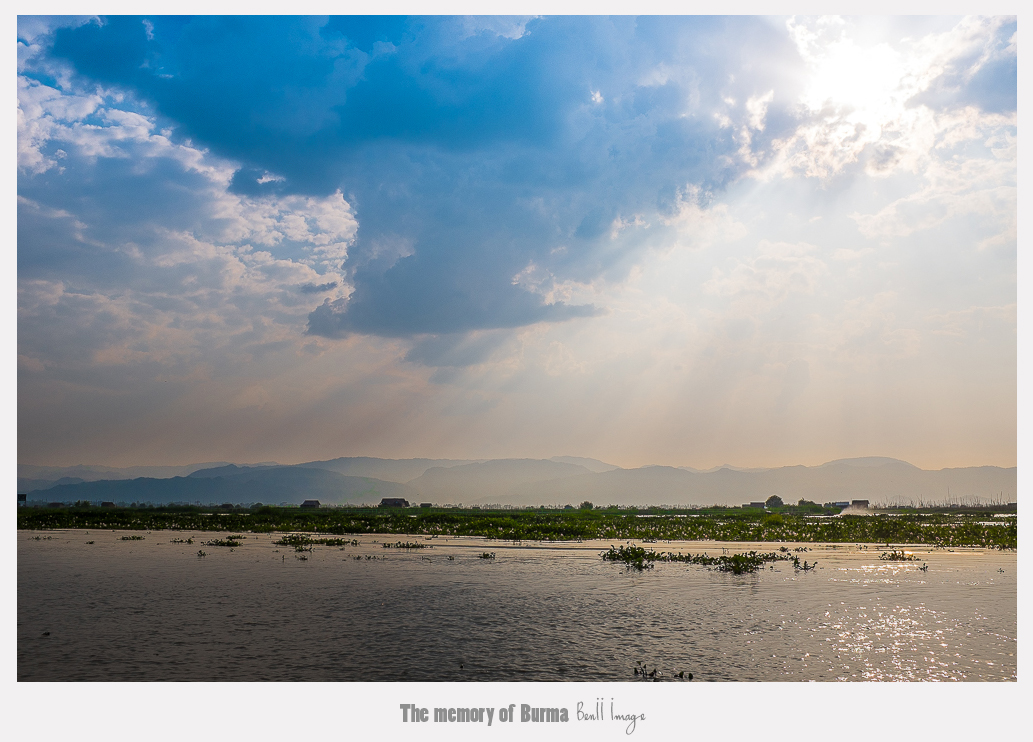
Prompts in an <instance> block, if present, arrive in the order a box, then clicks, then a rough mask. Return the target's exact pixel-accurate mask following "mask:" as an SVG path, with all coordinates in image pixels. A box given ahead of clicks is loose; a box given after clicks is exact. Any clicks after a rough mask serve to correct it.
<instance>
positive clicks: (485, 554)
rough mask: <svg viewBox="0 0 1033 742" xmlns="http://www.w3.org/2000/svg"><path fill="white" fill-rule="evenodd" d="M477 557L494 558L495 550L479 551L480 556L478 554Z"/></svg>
mask: <svg viewBox="0 0 1033 742" xmlns="http://www.w3.org/2000/svg"><path fill="white" fill-rule="evenodd" d="M477 558H478V559H494V558H495V552H494V551H485V552H483V553H481V554H480V556H478V557H477Z"/></svg>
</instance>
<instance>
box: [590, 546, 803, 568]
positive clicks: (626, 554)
mask: <svg viewBox="0 0 1033 742" xmlns="http://www.w3.org/2000/svg"><path fill="white" fill-rule="evenodd" d="M786 551H787V552H788V549H787V550H786ZM602 558H603V559H604V560H606V561H610V562H623V563H624V564H626V565H628V566H629V567H632V568H634V569H637V570H639V571H642V570H644V569H652V568H653V562H686V563H689V564H698V565H700V566H703V567H713V568H715V569H717V570H718V571H719V572H731V573H732V574H736V575H741V574H748V573H752V572H756V571H757V570H759V569H760V568H761V567H763V566H764V564H766V563H767V562H777V561H789V560H791V559H797V560H798V557H792V556H790V555H789V554H788V553H781V554H779V553H776V552H773V551H772V552H769V553H767V554H759V553H757V552H756V551H750V552H746V553H743V554H722V555H721V556H714V557H712V556H707V555H706V554H696V555H692V554H681V553H677V554H676V553H673V552H656V551H652V550H647V549H644V548H643V547H641V546H620V547H618V548H616V549H615V548H614V547H612V546H611V547H610V548H609V550H608V551H604V552H603V553H602Z"/></svg>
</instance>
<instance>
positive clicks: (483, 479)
mask: <svg viewBox="0 0 1033 742" xmlns="http://www.w3.org/2000/svg"><path fill="white" fill-rule="evenodd" d="M153 468H158V467H153ZM169 468H176V467H169ZM187 468H189V469H190V471H189V472H188V473H187V474H185V475H176V476H173V477H165V478H158V477H137V478H133V479H129V478H126V477H125V472H127V471H128V470H125V469H122V470H113V471H116V473H118V474H119V475H120V476H119V477H118V478H112V479H106V480H104V479H102V480H95V481H85V482H76V481H75V480H72V479H68V478H66V479H65V480H64V481H62V482H61V483H57V480H54V481H50V480H45V479H28V478H24V479H19V492H26V489H24V488H23V482H24V483H31V484H39V483H43V484H44V485H45V486H36V487H33V488H32V489H29V490H28V492H27V494H28V499H29V500H32V501H39V500H51V501H61V502H74V501H76V500H89V501H94V500H112V501H121V502H152V503H159V502H203V503H208V502H234V503H253V502H267V503H281V502H286V503H296V502H301V501H302V500H304V499H318V500H320V501H321V502H323V503H326V504H346V503H360V502H367V503H376V502H379V500H380V498H381V497H404V498H405V499H407V500H409V501H410V502H418V501H424V502H434V503H438V504H455V503H460V502H461V503H463V504H466V505H472V504H503V505H505V504H509V505H516V506H521V505H539V504H552V505H565V504H577V503H579V502H581V501H583V500H590V501H591V502H594V503H595V504H597V505H652V504H667V505H682V506H688V505H712V504H718V505H739V504H742V503H744V502H750V501H756V500H761V499H767V497H769V496H770V495H773V494H777V495H779V496H780V497H781V498H782V499H783V500H784V501H786V502H796V501H797V500H800V499H807V500H812V501H815V502H829V501H842V500H852V499H867V500H872V501H880V502H909V501H915V502H918V501H924V502H946V501H947V500H948V498H951V499H954V500H959V499H960V498H981V499H983V500H989V499H999V500H1005V501H1008V502H1015V501H1016V500H1017V489H1018V488H1017V469H1016V468H1015V467H1010V468H1002V467H995V466H982V467H965V468H956V469H941V470H936V471H933V470H924V469H919V468H918V467H916V466H914V465H912V464H909V463H908V462H906V461H901V460H899V459H892V458H886V457H863V458H855V459H839V460H836V461H829V462H826V463H824V464H821V465H818V466H810V467H808V466H784V467H776V468H756V469H746V468H738V467H730V466H722V467H719V468H716V469H710V470H706V471H701V470H697V469H692V468H691V467H671V466H644V467H640V468H637V469H622V468H620V467H616V466H614V465H612V464H607V463H605V462H602V461H598V460H596V459H588V458H580V457H571V456H557V457H554V458H552V459H492V460H462V459H378V458H370V457H341V458H337V459H329V460H326V461H311V462H306V463H302V464H296V465H290V466H286V465H276V464H261V465H251V466H241V465H237V464H228V463H223V462H218V463H217V464H216V465H213V466H200V467H199V468H193V467H180V468H179V469H180V470H183V469H187ZM30 469H31V468H30ZM35 469H36V470H41V469H44V467H36V468H35ZM133 469H134V470H138V469H148V467H133ZM84 470H85V471H87V473H89V474H91V475H92V476H96V475H97V474H99V473H101V472H104V471H112V470H109V469H107V468H105V467H69V468H68V470H62V469H60V468H59V467H51V468H50V469H49V470H48V471H46V472H45V473H47V474H50V475H54V474H62V475H63V476H65V477H69V476H71V472H72V471H75V472H83V471H84ZM40 473H42V472H40ZM374 474H379V475H380V476H373V475H374Z"/></svg>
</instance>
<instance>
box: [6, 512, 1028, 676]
mask: <svg viewBox="0 0 1033 742" xmlns="http://www.w3.org/2000/svg"><path fill="white" fill-rule="evenodd" d="M225 535H226V534H213V533H211V532H208V533H201V532H194V533H189V532H169V531H153V532H141V531H110V530H109V531H96V530H94V531H90V532H88V533H87V532H85V531H50V532H38V531H37V532H32V531H18V680H19V681H30V680H126V681H133V680H292V681H293V680H343V681H379V680H388V681H390V680H403V681H410V680H411V681H416V680H431V681H438V680H440V681H460V680H518V681H519V680H571V681H582V680H593V681H626V680H634V679H635V676H634V674H633V670H634V668H636V667H638V666H639V665H638V664H637V663H642V664H643V665H645V666H646V667H647V668H648V669H649V670H652V669H653V668H658V669H659V670H660V672H661V673H662V674H663V676H664V678H665V679H672V676H673V675H674V674H675V673H678V672H684V673H685V676H686V677H687V676H688V673H690V672H691V673H693V676H694V678H695V680H694V681H693V682H699V681H716V680H751V681H754V680H1014V679H1015V676H1016V659H1015V656H1016V639H1015V637H1016V589H1017V588H1016V567H1017V559H1016V555H1015V553H1014V552H1001V551H993V550H982V549H956V550H953V551H948V550H945V549H932V548H923V547H908V550H909V551H912V552H914V554H915V555H916V556H917V557H918V560H919V561H916V562H910V561H909V562H888V561H883V560H880V558H879V555H880V553H881V552H883V551H886V549H885V548H880V547H877V546H871V547H869V548H867V549H865V548H859V547H856V546H838V547H831V546H830V547H823V546H816V545H814V544H808V545H807V546H808V547H809V548H810V551H808V552H806V553H803V554H801V556H802V557H806V558H807V559H808V560H810V561H813V560H814V559H817V560H818V568H817V569H816V570H814V571H809V572H798V571H796V570H794V569H793V568H792V566H791V565H788V564H787V563H785V562H779V563H775V564H774V569H770V568H766V569H764V570H762V571H760V572H758V573H756V574H752V575H732V574H725V573H721V572H717V571H713V570H708V569H706V568H704V567H700V566H697V565H687V564H683V563H660V564H657V565H656V567H655V568H654V569H652V570H648V571H645V572H641V573H640V572H637V571H635V570H630V571H628V570H627V569H626V568H625V567H623V566H622V565H619V564H613V563H609V562H604V561H603V560H602V559H600V556H599V555H600V552H601V551H603V550H605V549H606V548H608V547H609V545H610V543H609V542H586V543H578V544H569V543H567V544H548V543H546V544H542V543H535V544H525V545H515V544H511V543H506V542H492V541H485V540H482V539H473V538H460V539H451V538H444V537H442V538H435V539H425V538H424V537H422V536H418V537H417V536H412V537H406V536H392V537H386V536H383V535H381V536H379V537H376V540H374V536H359V537H356V538H357V539H358V541H359V545H358V546H353V545H350V543H349V545H347V546H345V547H344V548H343V549H341V548H339V547H337V546H330V547H327V546H316V547H314V548H313V550H312V551H311V552H296V551H295V550H294V549H293V548H291V547H285V546H276V545H275V544H274V543H273V542H274V541H275V540H276V539H277V538H279V536H278V535H272V534H259V535H254V534H248V535H247V538H246V539H244V540H243V542H242V545H241V546H239V547H237V548H233V549H230V548H228V547H220V546H205V545H204V544H203V542H204V541H208V540H211V539H213V538H223V537H225ZM131 536H142V537H143V539H142V540H123V537H126V538H128V537H131ZM37 537H38V538H39V540H36V538H37ZM48 537H49V538H48ZM191 537H192V538H193V541H194V543H193V544H187V543H171V540H172V539H187V538H191ZM399 540H401V541H403V542H405V541H410V542H413V541H420V542H422V543H425V544H427V545H428V547H430V548H424V549H415V550H409V551H406V550H400V549H394V548H392V549H386V548H383V543H382V542H384V541H390V542H391V543H395V542H396V541H399ZM90 541H92V542H93V543H87V542H90ZM378 542H379V543H378ZM647 546H651V547H654V548H657V549H658V550H661V549H662V550H665V551H667V550H670V551H686V552H692V553H699V552H701V551H706V552H707V553H709V554H714V555H719V554H721V553H722V549H727V550H728V552H729V553H731V552H734V551H739V550H746V549H751V548H757V549H759V550H764V551H769V550H771V549H772V545H771V544H728V543H721V544H715V543H688V542H682V543H676V542H672V543H660V544H655V545H651V544H647ZM775 546H776V547H777V546H778V545H775ZM790 546H792V545H790ZM199 549H200V550H203V551H204V552H206V554H207V556H204V557H199V556H198V555H197V552H198V550H199ZM485 552H494V553H495V558H494V559H483V558H481V557H480V555H482V554H484V553H485ZM302 557H304V559H302ZM357 557H358V558H357ZM367 557H371V558H367ZM372 557H375V558H372ZM448 557H452V559H449V558H448ZM923 564H924V565H926V566H927V567H928V569H927V570H924V571H923V570H922V569H921V567H922V566H923ZM675 682H686V681H681V680H676V679H675Z"/></svg>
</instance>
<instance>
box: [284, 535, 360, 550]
mask: <svg viewBox="0 0 1033 742" xmlns="http://www.w3.org/2000/svg"><path fill="white" fill-rule="evenodd" d="M273 543H274V544H276V545H277V546H293V547H295V548H297V547H299V546H312V545H322V546H358V545H359V542H358V540H357V539H351V540H349V539H346V538H313V537H312V536H307V535H305V534H303V533H288V534H285V535H284V536H282V537H281V538H280V539H279V540H278V541H274V542H273Z"/></svg>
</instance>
